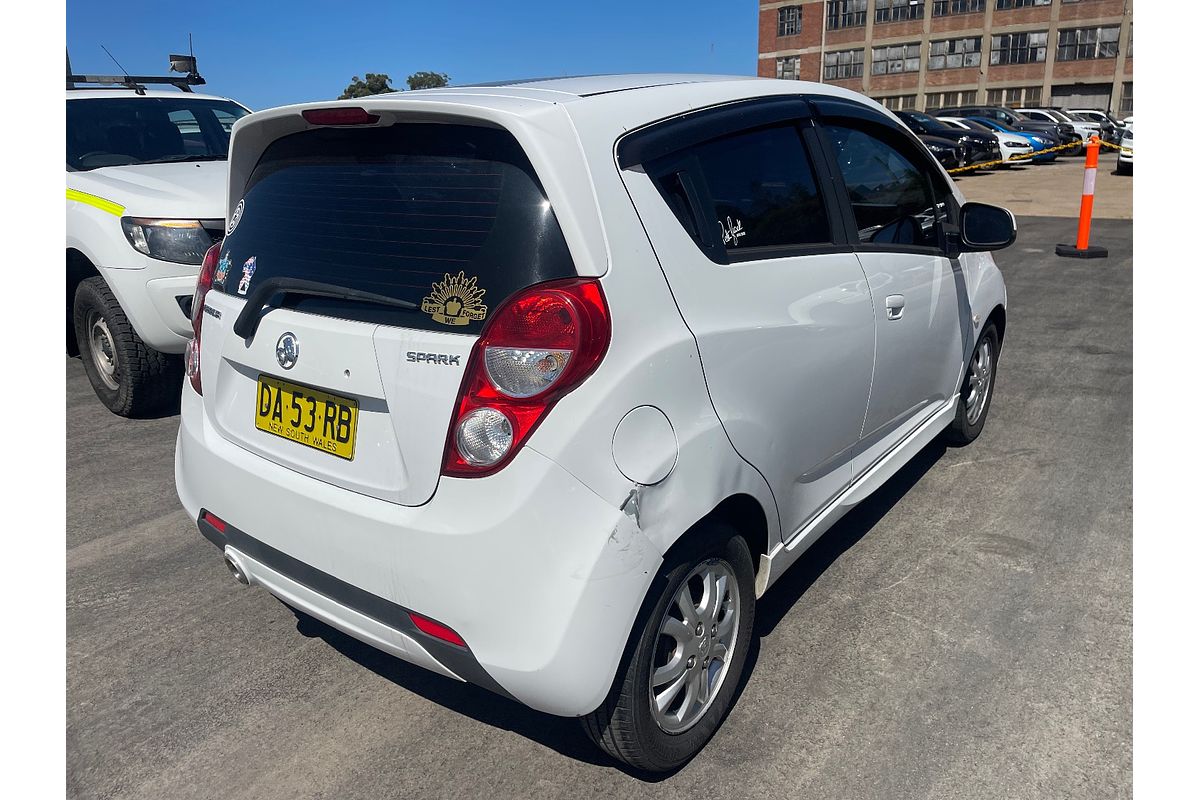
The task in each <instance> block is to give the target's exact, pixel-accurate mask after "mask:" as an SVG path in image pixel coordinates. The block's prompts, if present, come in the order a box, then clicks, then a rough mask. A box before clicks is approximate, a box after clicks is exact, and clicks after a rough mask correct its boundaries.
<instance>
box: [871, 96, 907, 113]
mask: <svg viewBox="0 0 1200 800" xmlns="http://www.w3.org/2000/svg"><path fill="white" fill-rule="evenodd" d="M875 102H876V103H879V104H880V105H882V106H883V107H884V108H887V109H891V110H892V111H909V110H912V109H915V108H916V107H917V96H916V95H915V94H895V95H892V96H891V97H877V98H875Z"/></svg>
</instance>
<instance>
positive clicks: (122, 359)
mask: <svg viewBox="0 0 1200 800" xmlns="http://www.w3.org/2000/svg"><path fill="white" fill-rule="evenodd" d="M193 66H194V64H193ZM71 77H75V78H80V79H82V78H85V77H89V76H69V77H68V90H67V267H66V269H67V282H66V283H67V287H66V288H67V295H66V305H67V351H68V353H69V354H74V353H76V352H78V354H79V355H80V357H81V360H82V361H83V367H84V371H85V372H86V373H87V376H88V380H89V381H91V384H92V387H93V388H94V389H95V391H96V395H97V396H98V397H99V398H100V400H101V402H103V403H104V405H105V406H107V407H108V409H109V410H110V411H112V412H113V413H116V414H120V415H122V416H142V415H145V414H153V413H155V412H157V411H159V410H161V409H162V408H163V407H164V406H165V405H167V404H169V403H170V402H173V401H174V399H175V396H176V395H177V393H178V389H179V383H180V381H182V379H183V370H182V360H181V359H180V357H179V354H181V353H182V352H183V349H184V346H185V345H186V344H187V341H188V339H189V338H190V336H191V322H190V310H191V309H190V304H191V297H192V294H193V293H194V290H195V285H196V274H197V272H199V269H200V263H201V261H202V260H203V258H204V253H205V251H207V250H208V248H209V247H210V246H211V245H212V244H213V243H214V242H219V241H220V240H221V238H222V236H223V235H224V228H225V196H226V174H227V173H226V161H225V158H226V153H227V150H228V147H229V133H230V131H231V129H232V127H233V123H234V122H235V121H236V120H238V119H239V118H240V117H242V116H244V115H246V114H248V113H250V112H249V111H248V110H247V109H246V108H244V107H243V106H241V105H239V104H237V103H235V102H234V101H232V100H230V99H228V98H225V97H213V96H208V95H200V94H193V93H191V90H190V85H191V84H192V83H195V82H196V81H195V80H194V78H198V76H191V75H189V76H188V78H183V77H179V78H162V79H147V78H138V79H136V81H127V80H125V78H124V77H122V78H120V79H119V80H121V83H118V84H116V85H112V86H109V87H107V88H83V86H81V84H82V83H83V81H82V80H81V81H79V82H76V83H74V86H75V88H71V86H72V81H71V80H70V78H71ZM189 78H192V79H193V80H191V81H189ZM113 80H118V78H110V79H109V81H113ZM152 80H153V81H155V82H160V83H174V84H176V85H178V86H180V88H186V89H187V91H171V90H166V91H158V90H153V89H147V88H145V86H142V85H140V84H138V83H137V81H141V82H143V83H149V82H151V81H152ZM199 82H201V83H202V82H203V80H202V79H200V80H199ZM131 87H132V88H131Z"/></svg>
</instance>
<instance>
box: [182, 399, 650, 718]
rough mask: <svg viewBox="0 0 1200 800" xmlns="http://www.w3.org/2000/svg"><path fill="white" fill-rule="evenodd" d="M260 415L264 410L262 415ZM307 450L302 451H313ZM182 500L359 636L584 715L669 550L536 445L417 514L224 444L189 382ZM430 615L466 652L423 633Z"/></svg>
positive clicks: (229, 547)
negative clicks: (419, 625)
mask: <svg viewBox="0 0 1200 800" xmlns="http://www.w3.org/2000/svg"><path fill="white" fill-rule="evenodd" d="M248 413H249V412H248ZM297 446H299V445H297ZM175 478H176V486H177V489H178V492H179V497H180V500H181V501H182V503H183V505H184V507H185V508H186V509H187V511H188V513H189V514H190V515H191V516H192V518H193V519H197V520H199V518H200V514H201V510H202V509H205V510H208V511H210V512H211V513H212V514H215V515H216V516H217V517H220V518H221V519H222V520H224V521H225V522H226V523H227V525H226V529H225V531H224V533H223V534H222V533H221V532H219V531H216V529H214V528H212V526H210V525H208V523H206V522H200V523H198V524H199V526H200V528H201V531H202V532H203V533H205V534H206V536H208V537H209V538H210V539H212V540H213V541H214V542H215V543H217V544H218V545H219V546H221V547H222V548H223V549H224V550H225V552H226V554H227V555H229V556H230V558H231V559H234V560H235V561H238V559H241V561H240V562H239V563H240V564H242V566H243V571H244V572H245V573H246V574H247V577H249V578H250V579H251V581H252V582H253V583H257V584H258V585H261V586H263V587H264V588H266V589H267V590H268V591H271V592H272V593H273V594H276V595H277V596H279V597H281V598H282V599H284V600H286V601H288V602H290V603H293V604H295V605H297V606H298V607H300V608H302V609H303V610H305V611H307V612H308V613H310V614H312V615H313V616H316V617H317V618H319V619H322V620H324V621H325V622H327V623H329V624H331V625H333V626H334V627H337V628H339V629H341V630H343V631H345V632H346V633H348V634H350V635H352V636H355V637H356V638H358V639H360V640H362V641H364V642H367V643H368V644H371V645H373V646H375V647H378V648H380V649H382V650H385V651H386V652H389V653H391V654H393V655H395V656H398V657H399V658H402V659H405V660H406V661H410V662H412V663H414V664H417V665H419V666H423V667H426V668H428V669H432V670H434V671H436V672H440V673H442V674H448V675H451V676H453V677H457V678H459V679H462V680H467V681H471V682H473V683H477V684H479V685H481V686H484V687H485V688H489V689H492V690H493V691H497V692H499V693H500V694H503V695H506V696H510V697H512V698H514V699H516V700H518V701H520V702H521V703H524V704H525V705H528V706H530V707H532V708H535V709H538V710H540V711H545V712H548V713H552V714H558V715H562V716H579V715H582V714H586V713H588V712H590V711H592V710H593V709H594V708H596V707H597V706H598V705H599V704H600V703H601V702H602V701H603V699H604V697H605V695H606V694H607V692H608V690H609V688H610V687H611V685H612V680H613V677H614V675H615V673H616V668H617V664H618V662H619V660H620V657H621V655H622V653H623V651H624V647H625V644H626V641H627V640H628V637H629V632H630V629H631V628H632V625H633V621H634V618H635V617H636V615H637V612H638V610H639V608H640V606H641V603H642V598H643V597H644V596H645V593H646V590H647V588H648V587H649V584H650V581H651V580H652V579H653V577H654V576H655V574H656V573H657V571H658V568H659V565H660V564H661V561H662V556H661V554H660V553H659V552H658V551H657V550H655V549H654V548H653V546H652V545H651V544H650V543H649V541H648V540H647V539H646V537H645V536H644V535H642V534H641V531H640V530H639V529H638V528H637V527H636V524H634V521H633V519H632V518H631V517H630V516H629V515H627V514H625V513H624V512H622V511H621V510H620V509H617V508H614V507H613V506H611V505H609V504H608V503H606V502H604V501H603V500H601V499H600V498H599V497H598V496H597V495H596V494H595V493H593V492H592V491H590V490H589V489H588V488H587V487H585V486H584V485H583V484H581V483H580V482H579V481H578V480H576V479H575V478H574V477H573V476H572V475H570V474H569V473H567V472H566V471H565V470H563V469H562V468H561V467H559V466H558V465H557V464H555V463H554V462H553V461H551V460H549V459H547V458H545V457H544V456H542V455H540V454H539V453H537V452H536V451H534V450H532V449H530V448H529V447H526V448H524V449H523V450H522V451H521V452H520V453H519V454H518V456H517V457H516V458H515V459H514V460H513V462H512V463H511V464H509V466H507V467H506V468H505V469H503V470H501V471H500V472H498V473H496V474H495V475H492V476H490V477H487V478H478V479H447V478H443V479H442V480H441V483H440V485H439V487H438V490H437V492H436V493H435V495H434V497H433V499H431V500H430V501H429V502H428V503H426V504H425V505H422V506H417V507H408V506H401V505H397V504H395V503H391V502H388V501H384V500H377V499H374V498H370V497H366V496H364V495H361V494H357V493H355V492H351V491H347V490H345V489H341V488H338V487H335V486H332V485H330V484H327V483H324V482H322V481H319V480H316V479H313V478H309V477H307V476H304V475H301V474H299V473H296V472H294V471H292V470H289V469H286V468H284V467H281V466H278V465H276V464H274V463H272V462H270V461H267V460H266V459H263V458H261V457H259V456H257V455H254V454H252V453H250V452H248V451H246V450H244V449H242V448H241V447H238V446H237V445H234V444H232V443H230V442H228V441H227V440H225V439H223V438H222V437H221V436H220V435H219V434H218V433H217V432H216V430H215V429H214V428H213V427H212V426H211V425H210V424H209V422H208V420H207V417H206V416H205V413H204V409H203V404H202V402H201V398H200V397H198V396H197V395H196V394H195V393H194V392H193V391H192V390H191V388H190V387H187V386H185V388H184V391H183V400H182V407H181V415H180V428H179V435H178V440H177V444H176V453H175ZM410 610H411V611H414V612H416V613H418V614H420V615H422V616H426V617H429V618H431V619H433V620H436V621H437V622H440V623H442V624H443V625H447V626H449V627H450V628H452V629H453V630H455V631H456V632H457V633H458V634H459V635H461V636H462V637H463V639H464V640H465V641H466V643H467V647H466V648H458V647H456V646H454V645H450V644H448V643H443V642H441V640H437V639H434V638H433V637H429V636H427V635H426V634H424V633H422V632H420V631H417V630H415V626H412V625H411V621H410V620H409V619H408V616H407V612H408V611H410Z"/></svg>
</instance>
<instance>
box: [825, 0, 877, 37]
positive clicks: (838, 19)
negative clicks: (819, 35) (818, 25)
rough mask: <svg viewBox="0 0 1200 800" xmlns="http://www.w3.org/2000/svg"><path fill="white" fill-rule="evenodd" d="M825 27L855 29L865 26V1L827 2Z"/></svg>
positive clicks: (840, 0)
mask: <svg viewBox="0 0 1200 800" xmlns="http://www.w3.org/2000/svg"><path fill="white" fill-rule="evenodd" d="M827 8H828V12H827V16H826V17H825V27H826V28H827V29H828V30H831V31H832V30H836V29H838V28H857V27H860V26H862V25H866V24H867V0H829V3H828V6H827Z"/></svg>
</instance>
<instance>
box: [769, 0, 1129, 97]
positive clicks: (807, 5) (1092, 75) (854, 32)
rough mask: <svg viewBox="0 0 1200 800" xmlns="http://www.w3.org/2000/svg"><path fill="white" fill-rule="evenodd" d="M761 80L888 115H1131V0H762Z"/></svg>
mask: <svg viewBox="0 0 1200 800" xmlns="http://www.w3.org/2000/svg"><path fill="white" fill-rule="evenodd" d="M758 5H759V10H758V74H759V75H761V76H763V77H768V78H792V79H796V80H808V81H822V82H825V83H833V84H837V85H838V86H845V87H846V88H848V89H853V90H855V91H858V92H862V93H863V94H866V95H868V96H870V97H873V98H875V99H876V100H878V101H879V102H881V103H883V104H884V105H886V106H888V107H889V108H893V109H895V108H913V109H920V110H926V109H936V108H939V107H947V106H953V105H963V104H967V103H984V104H988V105H1008V106H1013V107H1020V106H1031V105H1051V106H1065V107H1068V108H1070V107H1075V108H1100V109H1108V110H1110V111H1113V112H1114V113H1116V114H1118V115H1119V116H1122V117H1124V116H1129V115H1130V114H1132V113H1133V3H1132V0H782V2H766V0H760V2H759V4H758Z"/></svg>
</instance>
